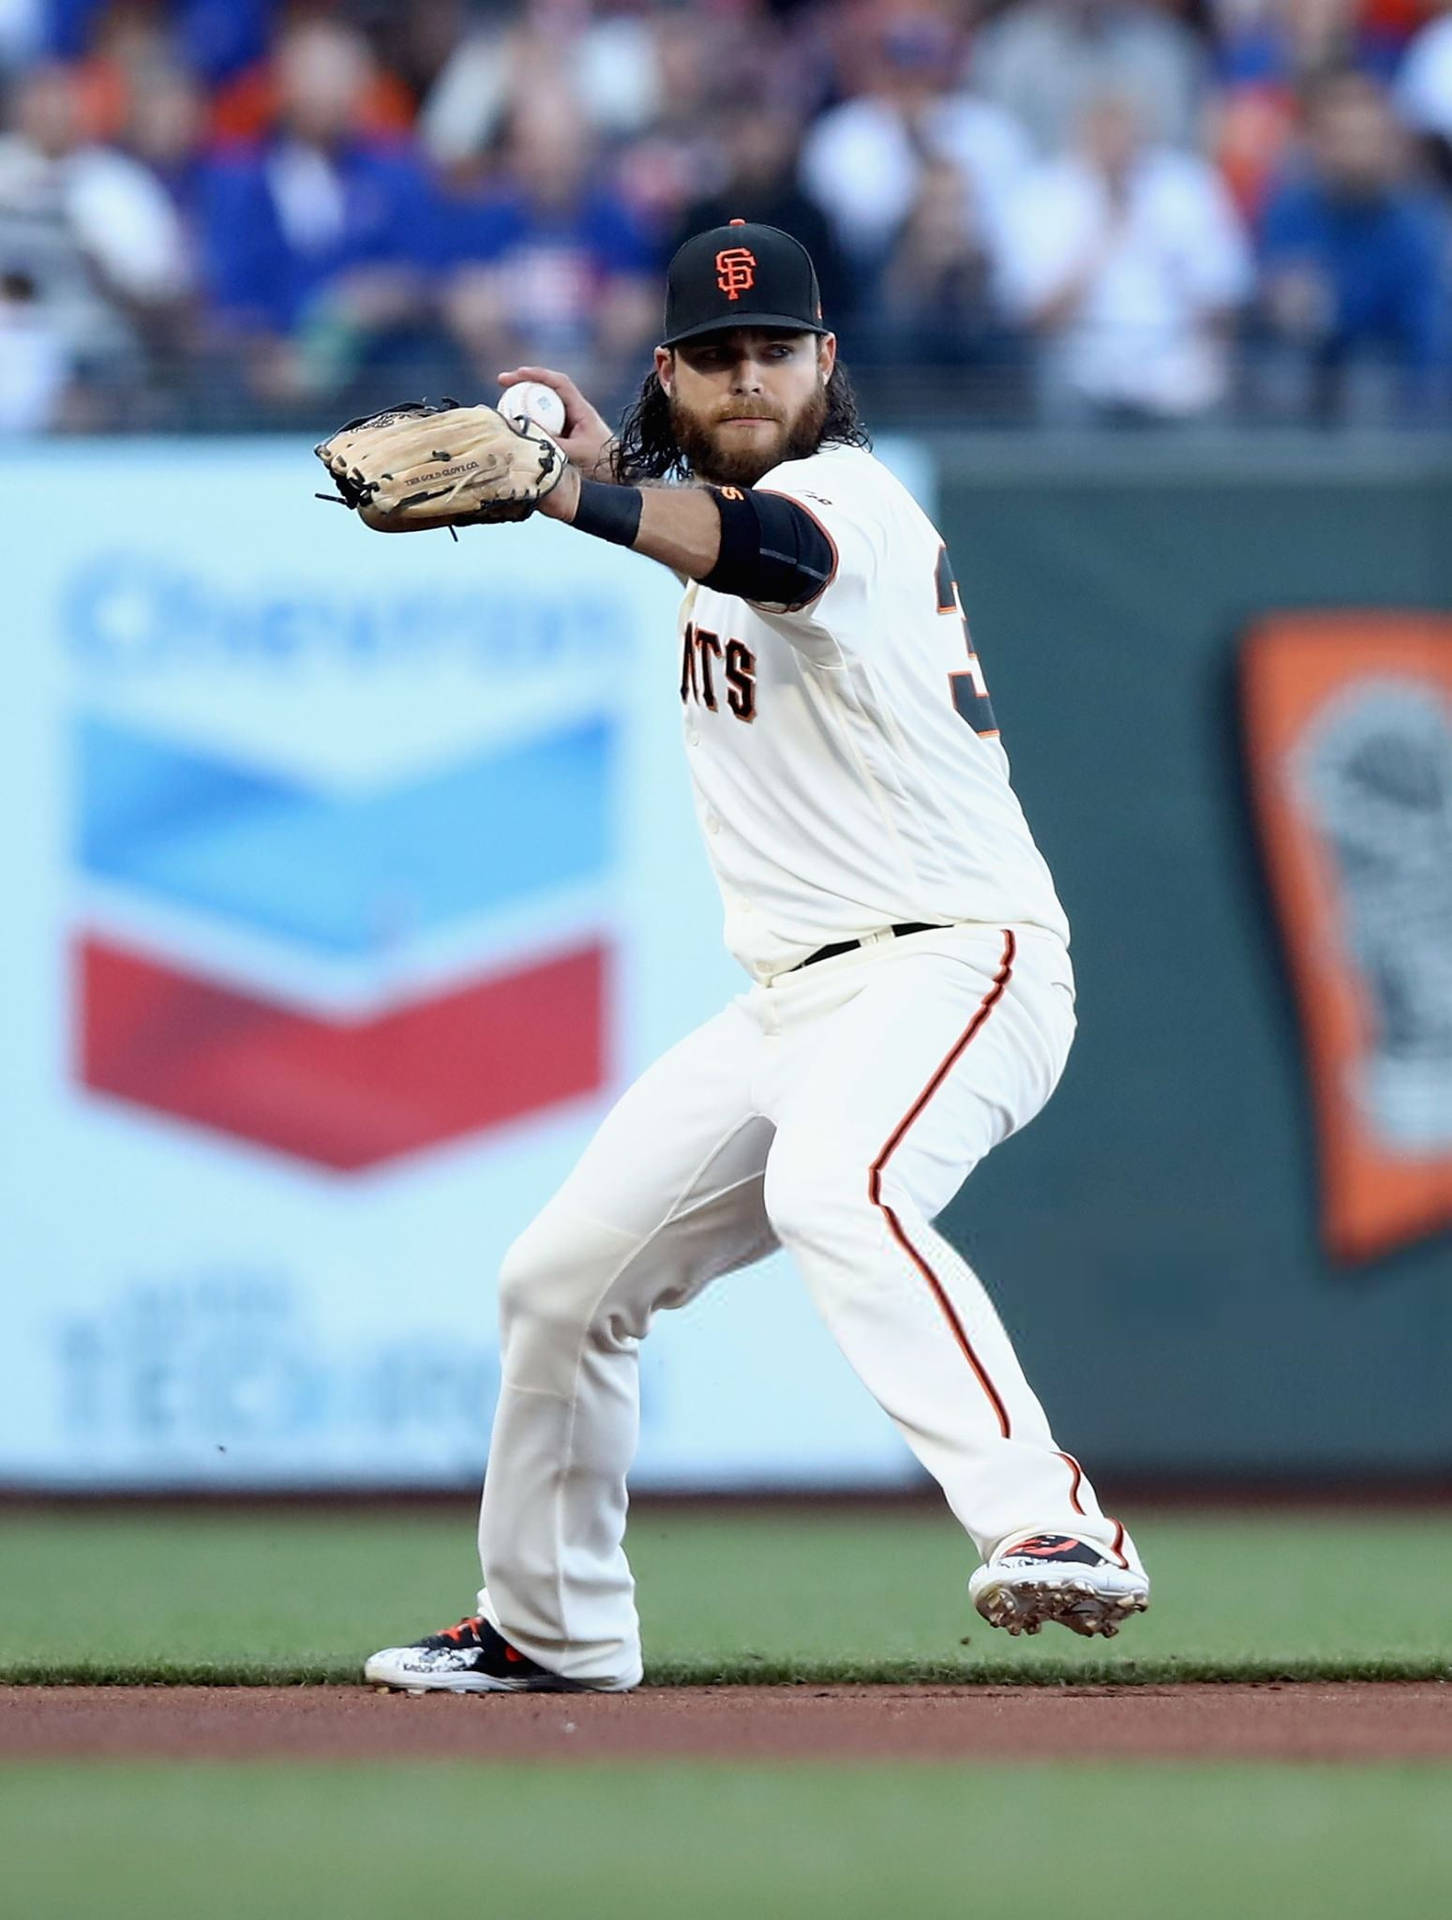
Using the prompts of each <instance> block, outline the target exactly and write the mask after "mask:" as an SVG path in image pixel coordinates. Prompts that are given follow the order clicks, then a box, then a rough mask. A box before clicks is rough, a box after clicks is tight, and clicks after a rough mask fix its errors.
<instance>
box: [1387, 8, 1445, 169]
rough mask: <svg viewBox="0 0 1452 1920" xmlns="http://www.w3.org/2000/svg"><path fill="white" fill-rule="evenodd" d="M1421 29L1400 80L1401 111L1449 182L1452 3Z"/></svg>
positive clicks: (1399, 108)
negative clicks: (1421, 136) (1423, 138)
mask: <svg viewBox="0 0 1452 1920" xmlns="http://www.w3.org/2000/svg"><path fill="white" fill-rule="evenodd" d="M1442 6H1443V8H1444V11H1443V12H1442V13H1441V14H1440V15H1439V16H1438V17H1436V18H1434V19H1431V20H1428V21H1427V23H1426V25H1425V26H1423V27H1422V28H1421V30H1420V31H1419V32H1418V33H1417V35H1416V36H1415V38H1414V39H1413V40H1412V42H1411V44H1410V45H1409V46H1408V48H1407V51H1406V54H1405V56H1404V58H1403V60H1402V64H1401V70H1400V71H1399V73H1398V74H1397V80H1396V104H1397V111H1398V112H1399V113H1400V115H1401V117H1402V119H1403V120H1404V121H1405V123H1406V124H1407V126H1409V127H1410V128H1411V129H1412V130H1413V132H1415V133H1419V134H1422V135H1423V136H1424V137H1425V139H1426V140H1427V142H1428V145H1429V147H1430V150H1431V155H1432V158H1433V159H1434V161H1435V162H1436V165H1437V168H1438V171H1439V172H1440V173H1441V174H1442V177H1443V179H1444V180H1445V181H1452V0H1442Z"/></svg>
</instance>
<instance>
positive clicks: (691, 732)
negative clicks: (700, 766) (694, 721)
mask: <svg viewBox="0 0 1452 1920" xmlns="http://www.w3.org/2000/svg"><path fill="white" fill-rule="evenodd" d="M686 738H687V740H689V741H690V743H691V745H692V746H693V747H699V746H700V744H701V736H700V734H699V733H697V731H696V729H695V728H694V727H687V728H686Z"/></svg>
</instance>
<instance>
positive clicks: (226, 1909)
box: [0, 1762, 1452, 1920]
mask: <svg viewBox="0 0 1452 1920" xmlns="http://www.w3.org/2000/svg"><path fill="white" fill-rule="evenodd" d="M1449 1778H1452V1776H1449V1774H1448V1772H1447V1771H1446V1770H1444V1769H1440V1768H1414V1767H1386V1768H1315V1767H1286V1768H1270V1767H1241V1768H1234V1769H1232V1768H1226V1767H1212V1766H1204V1765H1188V1766H1181V1767H1177V1768H1164V1767H1150V1766H1142V1765H1135V1766H1121V1767H1113V1768H1111V1767H1099V1766H1083V1765H1081V1766H1074V1767H1068V1766H1010V1767H1005V1768H996V1769H991V1770H990V1769H987V1768H972V1767H946V1766H919V1765H913V1764H911V1763H909V1764H907V1765H899V1766H897V1767H893V1768H887V1767H882V1766H870V1767H867V1766H864V1767H855V1766H848V1767H835V1768H834V1767H830V1766H819V1765H812V1766H805V1767H804V1766H796V1767H791V1768H785V1767H778V1766H760V1765H758V1766H755V1767H752V1768H749V1769H748V1768H746V1767H732V1766H727V1765H722V1764H719V1763H708V1764H703V1765H699V1766H694V1767H691V1768H683V1767H680V1766H662V1765H658V1764H654V1763H652V1764H650V1765H640V1766H632V1765H621V1764H619V1763H615V1764H612V1765H611V1766H609V1767H596V1766H579V1767H573V1768H571V1767H556V1766H548V1767H513V1768H502V1767H497V1766H495V1767H491V1766H474V1767H469V1766H452V1765H441V1764H422V1765H414V1766H410V1767H402V1766H387V1767H366V1768H365V1767H357V1766H319V1765H307V1766H301V1765H292V1766H276V1765H256V1764H248V1765H216V1764H213V1765H209V1766H205V1767H182V1766H175V1765H168V1764H164V1763H146V1764H138V1763H135V1762H130V1763H128V1764H127V1765H126V1766H124V1767H120V1766H108V1765H105V1764H104V1763H94V1762H88V1763H84V1764H81V1765H59V1764H42V1765H31V1766H28V1767H26V1768H25V1769H24V1770H23V1771H21V1770H19V1769H15V1768H12V1769H0V1859H3V1860H4V1861H5V1872H4V1878H5V1897H4V1909H5V1912H6V1913H7V1914H13V1915H14V1916H15V1917H16V1920H75V1917H76V1916H82V1917H83V1920H86V1917H88V1916H93V1915H94V1916H102V1915H104V1916H105V1917H106V1920H133V1916H137V1917H139V1916H146V1920H154V1917H155V1916H158V1915H164V1916H185V1917H186V1920H191V1917H192V1916H203V1915H204V1916H206V1920H260V1916H264V1915H265V1916H267V1920H304V1917H305V1920H335V1917H336V1920H342V1917H343V1916H346V1920H395V1917H406V1920H417V1917H418V1916H423V1915H427V1916H429V1920H446V1917H447V1916H452V1915H456V1914H457V1915H470V1916H475V1915H477V1916H489V1920H556V1916H576V1915H578V1916H580V1920H658V1917H659V1920H664V1917H665V1916H669V1920H681V1917H682V1916H688V1917H689V1920H740V1915H741V1914H742V1913H743V1912H745V1913H750V1914H753V1915H759V1916H762V1920H774V1917H775V1916H790V1917H791V1920H817V1916H831V1920H896V1917H897V1916H899V1915H909V1916H912V1920H937V1917H938V1916H944V1917H946V1916H953V1917H954V1920H959V1916H962V1915H965V1914H1009V1915H1012V1916H1013V1917H1014V1920H1040V1917H1043V1920H1048V1917H1049V1916H1052V1917H1053V1920H1063V1916H1065V1915H1073V1916H1074V1920H1230V1916H1234V1920H1262V1917H1264V1920H1270V1916H1275V1920H1313V1917H1314V1920H1365V1916H1366V1915H1367V1914H1369V1913H1370V1914H1378V1913H1386V1912H1394V1913H1419V1914H1421V1913H1425V1914H1432V1913H1436V1912H1438V1911H1439V1910H1442V1909H1443V1908H1444V1905H1445V1899H1446V1892H1447V1888H1448V1886H1449V1885H1452V1819H1449V1817H1448V1814H1449V1806H1452V1788H1449Z"/></svg>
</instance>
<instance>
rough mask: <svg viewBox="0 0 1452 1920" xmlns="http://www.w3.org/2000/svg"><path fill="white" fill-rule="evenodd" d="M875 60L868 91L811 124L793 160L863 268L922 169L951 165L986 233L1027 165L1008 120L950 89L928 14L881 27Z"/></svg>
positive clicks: (942, 38) (894, 228)
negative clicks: (798, 156)
mask: <svg viewBox="0 0 1452 1920" xmlns="http://www.w3.org/2000/svg"><path fill="white" fill-rule="evenodd" d="M874 54H875V58H874V59H873V60H872V62H871V65H870V67H869V69H868V71H869V73H870V75H871V78H870V81H869V85H868V89H867V90H866V91H865V92H863V93H861V94H859V95H857V96H856V97H855V98H853V99H850V100H846V101H844V102H843V103H842V104H841V105H840V106H837V107H832V108H829V110H828V111H827V112H826V113H824V114H823V115H822V116H821V118H820V119H819V120H817V121H816V123H815V124H814V125H813V126H812V128H811V130H810V131H809V132H808V134H807V137H806V141H805V143H804V145H803V148H802V161H801V180H802V185H803V186H804V187H805V189H806V191H807V192H808V193H809V194H810V195H811V197H812V198H813V199H814V200H815V201H816V203H817V205H818V206H819V207H821V208H822V210H823V211H824V212H825V213H826V215H827V217H828V219H830V220H831V222H832V224H833V227H834V228H835V230H836V233H837V237H838V239H839V241H840V242H841V245H842V247H843V249H844V251H845V252H846V253H847V254H848V255H849V257H850V258H852V259H853V261H854V262H855V263H856V264H857V265H858V266H859V267H861V268H866V269H869V270H872V269H876V268H877V267H879V266H880V265H881V264H882V261H883V258H884V256H885V255H886V253H887V251H888V249H889V248H890V246H891V245H892V242H893V240H894V238H895V236H896V235H897V233H898V231H899V229H900V228H901V226H902V224H903V221H904V220H905V219H906V217H907V215H908V213H909V211H910V209H911V208H912V207H913V205H914V203H915V201H916V199H917V195H918V190H919V187H920V186H921V184H922V181H923V175H924V171H925V169H926V168H928V167H929V166H931V165H932V164H934V163H937V162H947V163H948V164H949V165H950V166H952V167H953V168H954V169H955V170H956V171H957V173H958V175H959V177H960V178H961V180H962V182H963V185H964V189H965V191H966V192H967V193H968V194H969V195H970V196H971V197H972V199H973V202H974V208H975V217H976V222H977V224H978V225H979V226H980V227H983V228H985V229H992V228H993V227H995V226H996V224H997V222H998V220H999V218H1000V213H1001V209H1002V207H1003V206H1004V204H1005V203H1006V201H1007V199H1008V197H1009V195H1010V194H1011V193H1012V191H1013V189H1014V187H1015V186H1016V185H1017V183H1018V181H1019V178H1020V176H1021V175H1022V173H1023V170H1024V168H1025V167H1026V166H1027V165H1028V163H1029V158H1030V155H1029V148H1028V142H1027V141H1026V140H1025V138H1024V135H1023V133H1022V132H1021V131H1020V129H1019V127H1018V125H1017V123H1016V122H1015V121H1014V119H1013V117H1012V116H1011V115H1010V114H1008V113H1005V112H1004V110H1003V109H1002V108H1001V107H997V106H994V105H992V104H991V103H990V102H988V101H986V100H980V99H977V98H975V96H974V95H973V94H971V93H968V92H965V91H962V90H961V89H958V88H956V87H955V84H954V82H955V74H954V61H955V54H956V43H955V41H954V38H953V36H952V34H951V32H950V31H949V30H948V29H947V28H945V26H944V25H943V23H942V21H941V20H940V19H938V18H937V17H936V16H934V15H932V14H922V15H916V14H915V15H910V16H908V17H905V18H904V17H897V18H893V19H891V20H889V21H888V22H887V24H886V25H885V26H883V27H882V28H881V29H880V31H879V35H878V39H877V41H876V44H875V47H874Z"/></svg>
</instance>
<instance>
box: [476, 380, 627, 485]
mask: <svg viewBox="0 0 1452 1920" xmlns="http://www.w3.org/2000/svg"><path fill="white" fill-rule="evenodd" d="M520 380H538V381H540V382H541V384H542V385H544V386H546V387H553V388H554V390H555V392H556V393H557V394H558V395H559V396H560V398H561V400H563V401H564V403H565V430H564V432H563V433H557V434H555V435H554V439H555V441H556V442H557V443H558V445H559V446H560V447H562V448H563V450H564V454H565V458H566V459H567V460H568V461H569V462H570V464H571V466H574V467H578V468H579V469H580V472H581V473H583V474H584V475H585V476H586V477H587V478H589V479H592V480H607V479H609V477H610V474H609V470H608V459H607V454H608V449H609V446H610V443H611V441H612V440H613V439H614V437H615V436H614V434H612V433H611V431H610V428H609V426H608V424H607V423H606V421H605V419H604V418H603V416H602V415H601V414H599V413H597V412H596V411H595V409H594V407H592V406H591V405H590V402H589V401H588V400H587V399H586V398H585V396H584V394H583V393H581V391H580V389H579V388H578V387H577V386H576V385H575V383H574V381H573V380H572V379H571V378H570V376H569V375H568V374H567V373H557V372H556V371H555V369H554V368H553V367H510V368H509V369H508V371H507V372H505V373H501V374H500V376H499V384H500V386H501V387H512V386H514V385H515V383H516V382H517V381H520Z"/></svg>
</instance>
